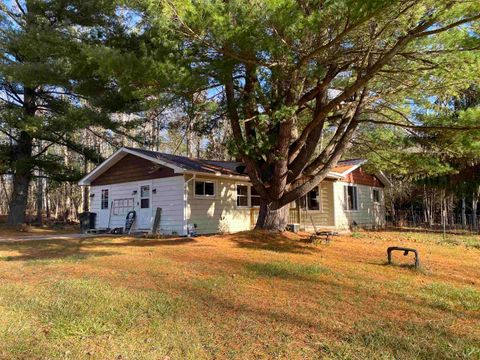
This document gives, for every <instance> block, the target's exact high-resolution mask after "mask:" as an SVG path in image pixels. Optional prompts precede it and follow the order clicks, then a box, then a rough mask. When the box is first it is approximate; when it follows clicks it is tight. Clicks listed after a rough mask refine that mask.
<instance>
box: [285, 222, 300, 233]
mask: <svg viewBox="0 0 480 360" xmlns="http://www.w3.org/2000/svg"><path fill="white" fill-rule="evenodd" d="M286 229H287V231H291V232H293V233H297V232H299V231H300V224H287V227H286Z"/></svg>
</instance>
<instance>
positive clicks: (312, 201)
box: [298, 187, 320, 210]
mask: <svg viewBox="0 0 480 360" xmlns="http://www.w3.org/2000/svg"><path fill="white" fill-rule="evenodd" d="M298 204H299V205H300V208H301V209H307V208H308V210H320V192H319V191H318V187H316V188H314V189H312V190H311V191H309V192H308V194H307V195H305V196H302V197H301V198H300V199H298Z"/></svg>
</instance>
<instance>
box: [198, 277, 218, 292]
mask: <svg viewBox="0 0 480 360" xmlns="http://www.w3.org/2000/svg"><path fill="white" fill-rule="evenodd" d="M226 285H227V278H226V277H225V276H212V277H208V278H205V279H194V280H192V286H193V287H195V288H197V289H202V290H207V291H208V292H215V291H217V290H220V289H223V288H224V287H225V286H226Z"/></svg>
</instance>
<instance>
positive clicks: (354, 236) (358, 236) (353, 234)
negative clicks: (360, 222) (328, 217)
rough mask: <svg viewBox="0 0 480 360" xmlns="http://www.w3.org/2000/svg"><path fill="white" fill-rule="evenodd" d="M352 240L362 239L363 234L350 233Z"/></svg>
mask: <svg viewBox="0 0 480 360" xmlns="http://www.w3.org/2000/svg"><path fill="white" fill-rule="evenodd" d="M351 236H352V238H354V239H362V238H364V237H365V234H362V233H361V232H354V233H352V235H351Z"/></svg>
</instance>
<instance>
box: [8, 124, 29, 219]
mask: <svg viewBox="0 0 480 360" xmlns="http://www.w3.org/2000/svg"><path fill="white" fill-rule="evenodd" d="M31 156H32V137H31V136H30V135H29V134H28V133H27V132H25V131H22V132H20V136H19V138H18V141H17V144H16V145H15V148H14V154H13V157H14V162H15V174H14V175H13V190H12V195H11V200H10V206H9V208H10V211H9V213H8V217H7V224H8V225H20V224H24V223H25V211H26V208H27V199H28V187H29V185H30V180H31V178H32V172H31V166H30V164H29V162H30V157H31Z"/></svg>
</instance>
